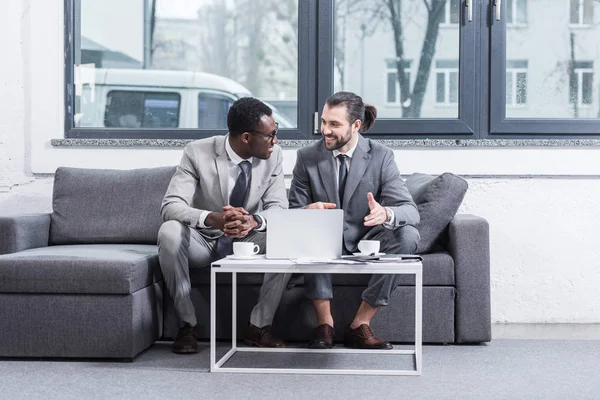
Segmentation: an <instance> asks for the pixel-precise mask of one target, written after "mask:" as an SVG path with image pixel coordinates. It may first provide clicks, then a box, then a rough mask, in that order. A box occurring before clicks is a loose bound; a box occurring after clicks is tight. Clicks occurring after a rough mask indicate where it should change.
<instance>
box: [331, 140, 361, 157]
mask: <svg viewBox="0 0 600 400" xmlns="http://www.w3.org/2000/svg"><path fill="white" fill-rule="evenodd" d="M356 146H358V140H357V141H356V143H354V146H352V148H351V149H350V150H348V152H347V153H342V152H341V151H339V150H337V149H336V150H333V156H334V157H337V156H339V155H340V154H345V155H346V156H348V157H349V158H352V155H353V154H354V151H355V150H356Z"/></svg>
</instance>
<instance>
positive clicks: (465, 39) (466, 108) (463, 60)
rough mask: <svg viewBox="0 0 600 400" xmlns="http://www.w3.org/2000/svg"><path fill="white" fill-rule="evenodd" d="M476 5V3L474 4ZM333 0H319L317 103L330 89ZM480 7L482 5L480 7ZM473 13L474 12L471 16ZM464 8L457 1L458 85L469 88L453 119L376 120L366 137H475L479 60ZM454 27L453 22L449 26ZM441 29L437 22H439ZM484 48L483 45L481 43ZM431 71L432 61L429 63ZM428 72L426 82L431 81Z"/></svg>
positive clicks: (473, 25) (477, 40) (475, 27)
mask: <svg viewBox="0 0 600 400" xmlns="http://www.w3.org/2000/svg"><path fill="white" fill-rule="evenodd" d="M476 4H477V3H476ZM334 7H335V0H326V1H324V0H321V1H319V22H318V28H319V30H318V42H319V55H326V57H319V59H318V69H317V70H318V76H319V84H318V91H317V92H318V94H317V99H318V104H324V102H325V99H326V98H327V97H329V96H330V95H331V94H332V93H333V90H334V77H333V71H334V65H333V64H334V61H333V60H334V53H333V41H334V23H332V21H333V19H332V18H333V16H334V15H335V13H334ZM481 8H483V7H481ZM475 14H476V13H475V12H474V15H475ZM466 16H467V11H466V9H465V7H464V4H463V2H460V23H459V24H458V26H459V29H460V30H461V31H460V35H461V37H460V46H459V57H458V60H459V80H458V87H459V92H460V88H461V87H463V86H464V85H465V84H467V83H468V84H469V85H471V86H470V89H472V90H464V91H463V93H462V95H461V94H459V98H458V110H459V114H458V117H457V118H398V119H378V120H377V122H376V123H375V124H374V125H373V127H372V128H371V129H370V130H369V132H368V133H367V134H366V136H368V137H370V138H373V139H425V138H427V139H436V138H439V139H449V138H452V139H474V138H477V137H478V133H477V132H478V131H479V119H478V118H477V112H476V107H478V104H477V99H478V98H479V92H478V90H477V88H478V87H479V86H478V84H477V82H479V80H480V79H481V76H480V75H481V70H480V68H479V63H478V61H479V59H480V57H481V50H482V49H481V47H480V46H481V45H482V44H483V42H481V41H480V35H478V32H479V30H480V29H481V26H480V24H479V23H478V22H477V21H476V20H475V18H474V19H473V21H471V22H467V21H466ZM452 26H454V25H452ZM440 28H441V24H440ZM484 48H487V45H485V47H484ZM431 68H432V71H433V69H434V64H432V67H431ZM431 79H432V78H431V75H430V81H429V82H430V83H431Z"/></svg>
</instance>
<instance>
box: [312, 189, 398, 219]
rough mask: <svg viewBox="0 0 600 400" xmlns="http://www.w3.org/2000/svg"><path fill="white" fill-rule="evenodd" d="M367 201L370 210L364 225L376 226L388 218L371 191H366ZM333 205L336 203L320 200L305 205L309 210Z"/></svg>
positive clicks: (332, 206)
mask: <svg viewBox="0 0 600 400" xmlns="http://www.w3.org/2000/svg"><path fill="white" fill-rule="evenodd" d="M367 201H368V202H369V209H370V210H371V212H370V213H369V214H368V215H367V216H366V217H365V222H364V224H365V226H376V225H381V224H383V223H385V221H387V219H388V215H387V211H386V209H385V207H383V206H382V205H381V204H379V203H378V202H376V201H375V198H374V197H373V193H371V192H369V193H367ZM335 207H336V205H335V204H334V203H324V202H322V201H318V202H316V203H311V204H309V205H307V206H306V208H307V209H311V210H325V209H329V208H335Z"/></svg>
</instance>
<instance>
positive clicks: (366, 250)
mask: <svg viewBox="0 0 600 400" xmlns="http://www.w3.org/2000/svg"><path fill="white" fill-rule="evenodd" d="M358 250H360V252H361V253H362V254H373V253H374V254H377V253H379V240H361V241H360V242H358Z"/></svg>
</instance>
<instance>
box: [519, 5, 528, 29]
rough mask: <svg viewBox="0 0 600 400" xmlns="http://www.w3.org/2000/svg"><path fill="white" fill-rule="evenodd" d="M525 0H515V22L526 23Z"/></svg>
mask: <svg viewBox="0 0 600 400" xmlns="http://www.w3.org/2000/svg"><path fill="white" fill-rule="evenodd" d="M527 2H528V0H517V23H518V24H526V23H527Z"/></svg>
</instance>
